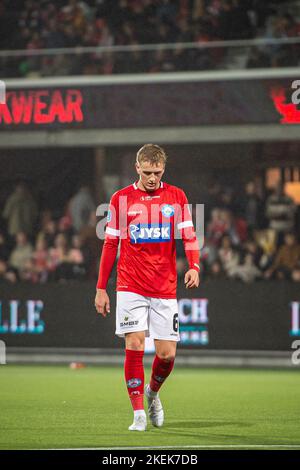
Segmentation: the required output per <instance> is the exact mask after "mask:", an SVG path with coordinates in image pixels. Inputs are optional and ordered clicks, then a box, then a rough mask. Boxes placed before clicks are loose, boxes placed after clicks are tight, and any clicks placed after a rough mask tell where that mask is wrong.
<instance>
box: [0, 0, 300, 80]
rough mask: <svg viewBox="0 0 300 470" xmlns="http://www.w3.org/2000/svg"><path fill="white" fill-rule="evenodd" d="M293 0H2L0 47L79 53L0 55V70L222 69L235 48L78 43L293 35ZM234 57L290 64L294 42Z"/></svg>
mask: <svg viewBox="0 0 300 470" xmlns="http://www.w3.org/2000/svg"><path fill="white" fill-rule="evenodd" d="M295 4H297V1H296V0H295V1H293V0H290V1H289V2H282V1H278V0H277V1H276V0H264V1H261V0H57V1H55V2H52V1H50V0H25V1H20V0H15V1H14V2H11V1H10V0H4V1H2V2H1V6H0V22H1V25H2V27H1V28H0V30H2V32H1V31H0V49H26V50H27V51H32V52H34V51H35V50H37V49H44V48H47V49H48V48H63V47H77V48H78V53H77V54H75V55H74V54H73V55H68V54H54V55H48V56H42V57H38V56H31V57H30V56H28V57H25V58H24V57H23V58H21V57H16V58H14V59H11V58H10V59H5V58H2V68H3V70H4V71H5V76H30V75H33V76H34V75H38V76H49V75H69V74H96V75H98V74H111V73H134V72H168V71H177V70H205V69H218V68H227V66H228V67H229V66H230V64H231V66H232V60H233V62H234V60H235V59H236V58H237V57H236V55H235V53H236V51H235V50H233V51H232V50H230V51H229V50H226V49H216V48H213V49H202V48H197V47H195V48H192V49H183V48H182V47H180V46H178V47H176V48H175V49H172V50H166V49H164V48H163V47H162V48H158V49H157V50H155V51H151V52H141V51H140V50H138V49H134V50H133V51H131V52H130V53H122V52H120V53H111V52H105V53H104V52H102V53H99V52H98V53H92V54H81V53H80V48H82V47H88V46H113V45H114V46H120V45H121V46H123V45H130V46H133V47H134V46H137V45H140V44H166V43H185V42H193V43H195V44H205V43H208V42H209V41H215V40H235V39H252V38H256V37H265V38H287V37H296V36H299V33H300V21H299V19H298V18H297V16H296V15H295V14H294V11H298V10H297V5H296V6H295ZM295 8H296V10H294V9H295ZM232 52H233V57H232V54H231V53H232ZM238 57H239V61H240V64H239V65H240V66H241V67H262V66H285V65H297V64H298V63H299V45H298V46H296V45H295V46H286V45H283V46H282V45H281V46H278V45H277V46H275V45H273V46H264V47H252V48H248V49H244V50H243V51H242V54H241V51H238Z"/></svg>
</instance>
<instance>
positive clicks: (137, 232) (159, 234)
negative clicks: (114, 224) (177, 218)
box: [129, 224, 171, 243]
mask: <svg viewBox="0 0 300 470" xmlns="http://www.w3.org/2000/svg"><path fill="white" fill-rule="evenodd" d="M129 234H130V241H131V243H157V242H168V241H170V240H171V224H130V225H129Z"/></svg>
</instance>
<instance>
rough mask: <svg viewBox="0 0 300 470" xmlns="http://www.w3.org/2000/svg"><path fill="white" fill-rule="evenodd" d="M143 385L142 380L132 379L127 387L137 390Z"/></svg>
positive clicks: (128, 381)
mask: <svg viewBox="0 0 300 470" xmlns="http://www.w3.org/2000/svg"><path fill="white" fill-rule="evenodd" d="M141 383H142V381H141V379H130V380H127V387H128V388H136V387H138V386H139V385H141Z"/></svg>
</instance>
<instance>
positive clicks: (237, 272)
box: [230, 253, 262, 282]
mask: <svg viewBox="0 0 300 470" xmlns="http://www.w3.org/2000/svg"><path fill="white" fill-rule="evenodd" d="M230 276H231V277H232V278H234V279H240V280H242V281H244V282H253V281H255V279H257V278H259V277H261V276H262V273H261V271H260V270H259V269H258V267H257V266H256V265H255V262H254V256H253V255H252V254H251V253H246V254H245V256H244V259H243V262H242V263H241V264H239V265H238V266H236V267H235V268H232V269H231V271H230Z"/></svg>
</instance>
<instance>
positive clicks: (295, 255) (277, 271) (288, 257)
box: [265, 233, 300, 279]
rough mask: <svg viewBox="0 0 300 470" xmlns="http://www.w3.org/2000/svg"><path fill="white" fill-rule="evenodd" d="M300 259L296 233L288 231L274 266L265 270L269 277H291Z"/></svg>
mask: <svg viewBox="0 0 300 470" xmlns="http://www.w3.org/2000/svg"><path fill="white" fill-rule="evenodd" d="M299 261H300V245H299V243H298V242H297V239H296V236H295V234H294V233H286V234H285V236H284V244H283V245H282V246H281V247H280V248H279V250H278V253H277V255H276V257H275V260H274V262H273V264H272V266H271V267H270V268H269V269H268V270H267V271H266V272H265V277H266V278H267V279H269V278H271V277H275V278H276V279H290V278H291V274H292V271H293V270H294V269H296V268H297V267H298V263H299Z"/></svg>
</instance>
